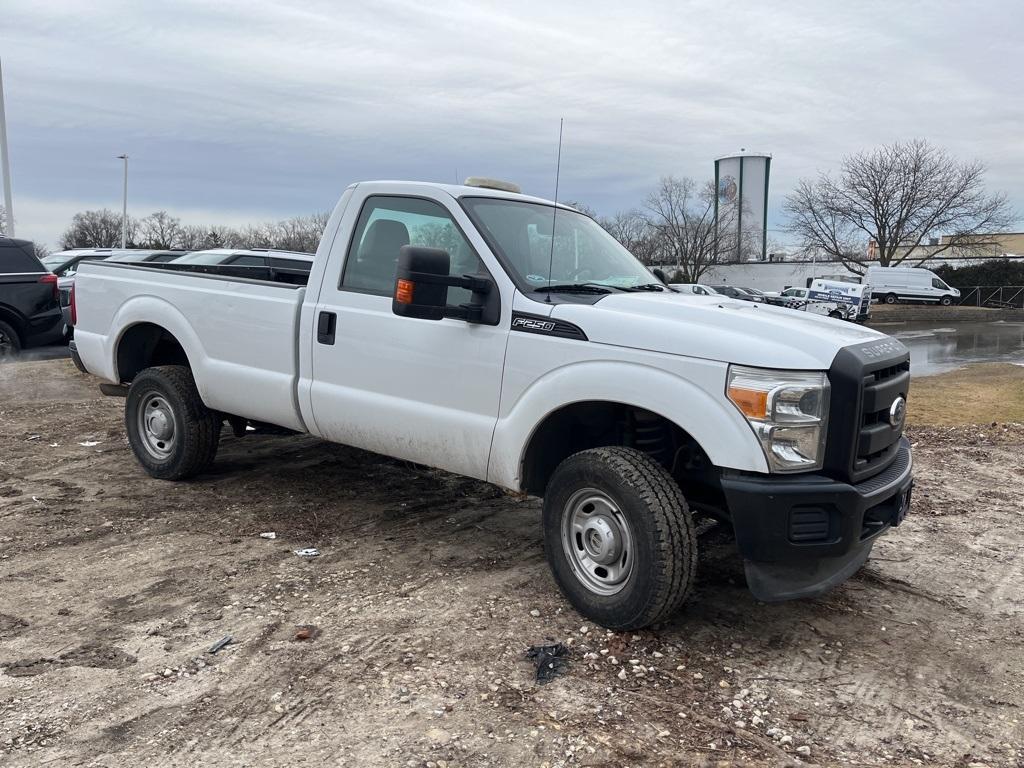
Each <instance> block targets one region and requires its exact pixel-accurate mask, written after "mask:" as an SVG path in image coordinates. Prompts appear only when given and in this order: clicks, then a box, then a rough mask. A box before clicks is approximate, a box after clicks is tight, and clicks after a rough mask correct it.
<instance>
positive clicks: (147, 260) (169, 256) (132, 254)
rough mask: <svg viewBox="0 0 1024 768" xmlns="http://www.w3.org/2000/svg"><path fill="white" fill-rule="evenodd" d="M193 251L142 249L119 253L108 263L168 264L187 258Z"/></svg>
mask: <svg viewBox="0 0 1024 768" xmlns="http://www.w3.org/2000/svg"><path fill="white" fill-rule="evenodd" d="M189 253H192V251H186V250H155V251H154V250H142V249H131V250H124V251H118V252H117V253H115V254H114V255H113V256H111V257H110V258H109V259H108V261H113V262H116V263H118V264H151V263H157V264H166V263H167V262H169V261H174V260H175V259H180V258H181V257H182V256H186V255H188V254H189Z"/></svg>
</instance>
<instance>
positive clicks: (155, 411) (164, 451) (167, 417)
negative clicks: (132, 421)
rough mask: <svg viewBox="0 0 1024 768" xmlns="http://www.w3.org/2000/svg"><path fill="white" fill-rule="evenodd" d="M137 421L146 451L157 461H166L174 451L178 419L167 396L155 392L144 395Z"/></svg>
mask: <svg viewBox="0 0 1024 768" xmlns="http://www.w3.org/2000/svg"><path fill="white" fill-rule="evenodd" d="M137 422H138V427H139V437H140V438H141V439H142V445H143V446H144V447H145V449H146V452H147V453H149V455H150V456H152V457H153V458H154V459H156V460H157V461H166V460H167V459H168V458H169V457H170V455H171V454H172V453H173V452H174V446H175V443H176V442H177V435H178V421H177V419H176V418H175V417H174V410H173V409H172V408H171V404H170V403H168V402H167V398H165V397H164V396H163V395H161V394H159V393H157V392H151V393H150V394H147V395H145V396H144V397H143V398H142V404H141V405H140V406H139V411H138V416H137Z"/></svg>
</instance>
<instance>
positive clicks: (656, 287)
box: [623, 283, 669, 292]
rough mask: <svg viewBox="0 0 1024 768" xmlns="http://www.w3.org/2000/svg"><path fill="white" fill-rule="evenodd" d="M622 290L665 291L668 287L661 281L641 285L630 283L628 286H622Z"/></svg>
mask: <svg viewBox="0 0 1024 768" xmlns="http://www.w3.org/2000/svg"><path fill="white" fill-rule="evenodd" d="M623 290H624V291H658V292H661V291H667V290H669V288H667V287H665V286H664V285H662V284H661V283H644V284H643V285H631V286H629V287H628V288H623Z"/></svg>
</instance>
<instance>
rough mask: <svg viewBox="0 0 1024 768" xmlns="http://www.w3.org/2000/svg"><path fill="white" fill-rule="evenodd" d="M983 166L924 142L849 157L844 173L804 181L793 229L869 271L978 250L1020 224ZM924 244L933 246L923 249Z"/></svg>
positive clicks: (790, 207)
mask: <svg viewBox="0 0 1024 768" xmlns="http://www.w3.org/2000/svg"><path fill="white" fill-rule="evenodd" d="M984 181H985V166H984V164H983V163H981V162H979V161H972V162H960V161H958V160H956V159H955V158H953V157H952V156H950V155H949V154H948V153H947V152H946V151H945V150H943V149H940V148H938V147H934V146H932V145H931V144H929V143H928V142H927V141H924V140H920V139H919V140H914V141H911V142H908V143H900V142H897V143H895V144H890V145H886V146H882V147H879V148H877V149H874V150H871V151H868V152H861V153H858V154H856V155H850V156H848V157H845V158H843V162H842V166H841V168H840V172H839V176H838V178H837V179H833V178H832V177H831V176H830V175H828V174H822V175H820V176H819V177H818V178H817V179H815V180H807V179H804V180H801V181H800V182H799V183H798V184H797V187H796V189H795V190H794V191H793V193H792V194H790V195H789V197H788V198H787V199H786V205H785V210H786V213H787V214H788V215H789V216H790V223H789V226H788V229H789V231H790V232H792V233H793V234H795V235H797V236H799V237H800V238H801V240H802V241H803V243H804V246H805V248H807V249H809V250H818V251H820V252H824V253H826V254H828V255H829V256H831V257H833V258H837V259H841V260H843V261H844V262H845V263H847V264H856V265H860V266H865V264H866V262H867V257H868V248H867V246H868V244H869V243H873V244H874V247H875V249H876V250H877V256H878V261H879V264H881V266H883V267H888V266H896V265H898V264H902V263H903V262H904V261H906V260H908V259H910V260H911V261H913V262H915V263H916V264H917V265H918V266H919V265H921V264H923V263H924V262H925V261H927V260H928V259H930V258H932V257H934V256H936V255H938V254H939V253H942V252H944V251H947V250H949V249H951V248H952V249H957V250H964V251H969V252H975V251H980V250H982V249H984V248H985V247H991V246H992V245H993V244H994V243H995V238H994V237H993V235H996V234H998V233H999V232H1003V231H1005V230H1006V229H1007V228H1009V226H1010V225H1011V224H1012V223H1013V222H1014V220H1015V219H1016V214H1015V213H1014V212H1013V211H1012V210H1011V208H1010V206H1009V203H1008V202H1007V199H1006V195H1005V194H1003V193H995V194H990V193H989V192H987V191H986V190H985V183H984ZM922 244H927V246H928V247H927V248H925V249H921V248H920V246H921V245H922Z"/></svg>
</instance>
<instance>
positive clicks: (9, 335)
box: [0, 320, 21, 360]
mask: <svg viewBox="0 0 1024 768" xmlns="http://www.w3.org/2000/svg"><path fill="white" fill-rule="evenodd" d="M0 337H2V338H0V360H3V359H4V358H6V357H15V356H16V355H17V354H18V353H19V352H21V337H20V336H18V332H17V331H16V330H14V328H12V327H11V326H10V325H9V324H7V323H5V322H3V321H2V320H0Z"/></svg>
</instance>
